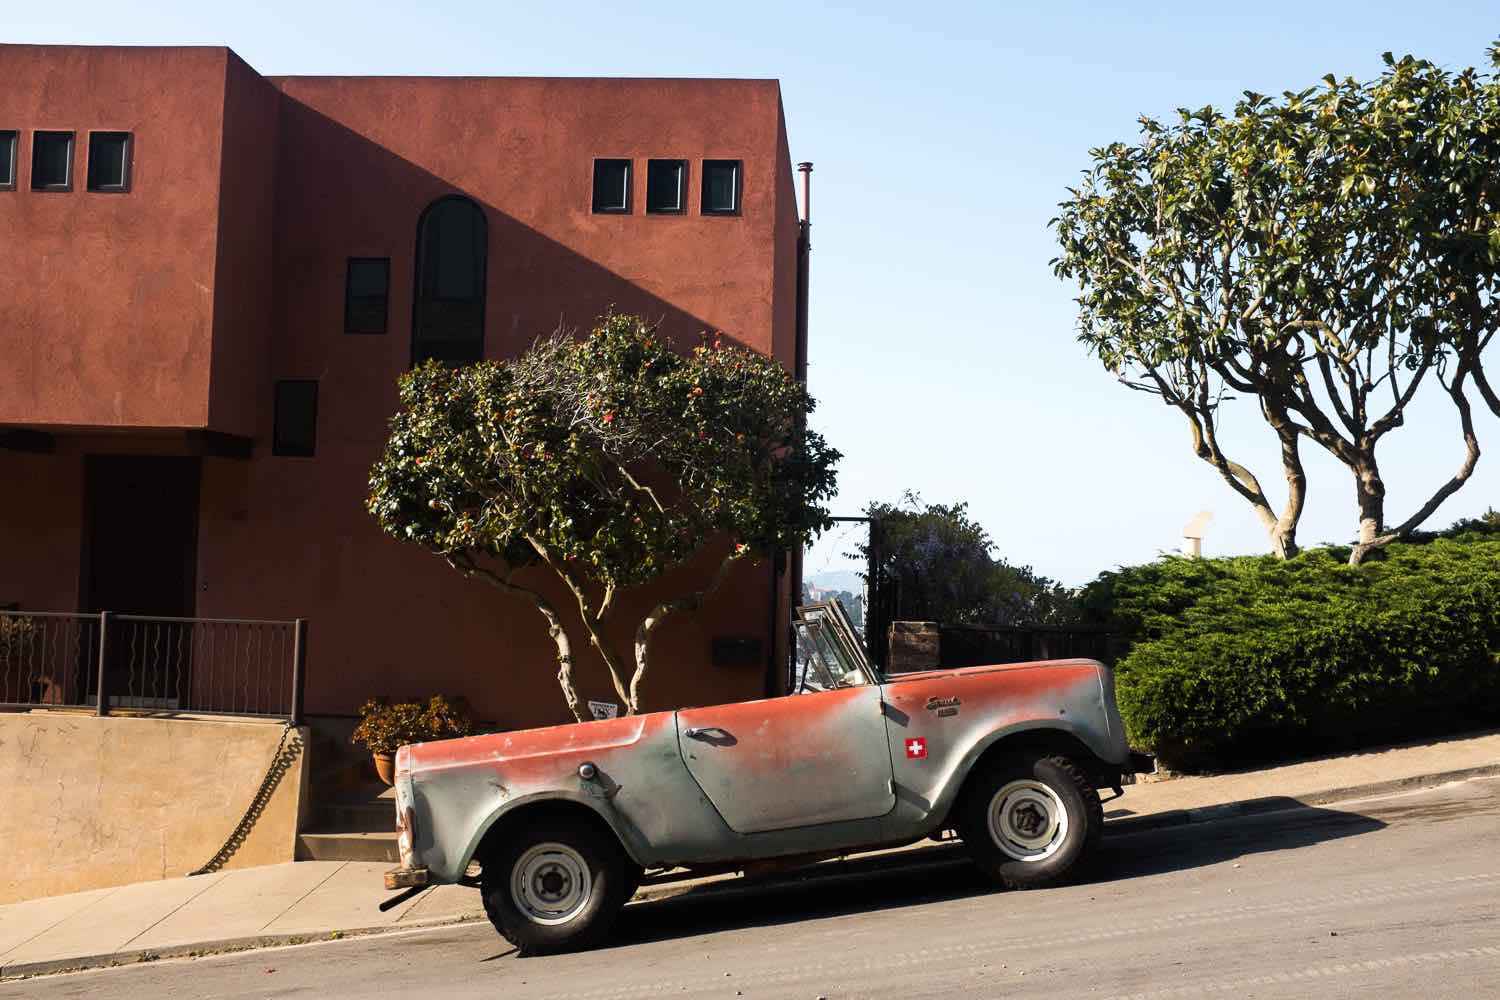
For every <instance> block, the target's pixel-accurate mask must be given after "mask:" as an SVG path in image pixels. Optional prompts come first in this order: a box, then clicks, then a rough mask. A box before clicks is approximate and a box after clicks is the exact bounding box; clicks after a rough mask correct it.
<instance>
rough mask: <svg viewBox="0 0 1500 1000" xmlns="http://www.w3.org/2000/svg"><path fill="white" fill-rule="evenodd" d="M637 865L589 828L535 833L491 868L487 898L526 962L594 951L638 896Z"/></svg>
mask: <svg viewBox="0 0 1500 1000" xmlns="http://www.w3.org/2000/svg"><path fill="white" fill-rule="evenodd" d="M632 871H633V865H632V863H631V861H630V859H629V858H627V857H626V856H625V852H624V851H623V850H621V848H620V845H619V844H618V843H617V842H615V840H614V838H613V837H612V836H609V835H607V834H605V833H603V832H601V831H598V830H595V829H593V828H591V827H589V826H585V825H582V824H572V823H558V822H546V823H538V824H537V825H535V826H532V827H528V828H527V829H525V830H524V831H523V832H522V833H520V835H519V836H516V837H514V838H511V839H510V840H509V842H508V843H507V844H506V845H505V846H504V847H502V848H500V849H499V850H497V851H496V852H495V853H494V854H493V855H492V856H491V857H489V858H487V859H485V861H484V874H483V880H482V884H481V888H480V891H481V892H482V893H483V895H484V910H485V913H486V914H488V915H489V918H490V922H491V923H492V924H494V925H495V929H496V930H498V931H499V932H500V934H501V935H502V936H503V937H504V938H505V939H506V940H507V941H509V942H510V943H511V944H513V945H515V946H516V948H517V949H519V950H520V952H521V954H523V955H540V954H547V953H549V952H556V951H566V950H572V949H577V948H588V947H590V946H592V945H594V944H595V943H597V942H598V941H599V939H600V938H602V937H603V936H604V934H605V933H606V932H607V931H608V930H609V925H610V924H611V923H612V922H613V920H614V918H615V914H617V913H618V912H619V911H620V908H621V907H622V906H624V905H625V903H626V901H627V900H628V899H629V898H630V894H631V893H632V892H633V891H634V882H635V880H634V879H633V878H632V877H631V874H632Z"/></svg>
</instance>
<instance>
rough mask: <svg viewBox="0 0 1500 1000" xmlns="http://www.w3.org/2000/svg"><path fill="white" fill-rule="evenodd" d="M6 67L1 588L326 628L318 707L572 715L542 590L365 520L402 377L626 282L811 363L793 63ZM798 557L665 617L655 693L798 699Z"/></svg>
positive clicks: (516, 721)
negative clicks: (488, 580) (787, 669)
mask: <svg viewBox="0 0 1500 1000" xmlns="http://www.w3.org/2000/svg"><path fill="white" fill-rule="evenodd" d="M0 75H3V77H4V79H5V80H6V81H7V86H6V87H5V88H4V90H3V92H0V245H3V246H4V247H6V248H7V252H6V256H7V265H6V266H5V267H4V268H0V608H3V607H7V606H8V607H11V608H13V609H16V608H18V609H20V610H23V611H71V612H80V613H95V612H100V611H113V612H122V613H135V614H141V615H147V616H158V617H180V618H199V619H273V620H286V619H294V618H304V619H306V620H307V622H308V629H307V652H306V660H305V664H306V668H305V679H304V684H305V696H304V697H305V701H304V706H305V712H306V713H307V714H308V715H309V716H311V717H314V718H316V717H318V716H324V717H330V718H331V717H340V716H348V715H351V714H352V713H353V712H354V711H355V709H356V708H357V706H358V705H359V704H360V703H361V702H362V701H363V700H364V699H365V698H367V697H370V696H372V695H387V696H391V697H395V698H407V697H414V696H424V695H426V694H429V693H433V692H450V693H456V694H461V695H464V696H465V697H467V698H468V700H469V701H470V702H471V704H472V705H473V708H474V711H475V714H476V715H477V716H479V717H480V718H483V719H488V720H493V721H495V722H498V723H499V724H501V725H503V726H507V727H511V726H521V725H537V724H544V723H551V722H558V721H563V720H564V719H565V718H566V709H565V707H564V704H563V701H562V698H561V695H560V694H559V692H558V690H557V686H556V682H555V680H554V674H555V664H554V662H553V647H552V645H551V642H550V641H549V640H548V638H547V636H546V634H545V632H544V630H543V627H542V622H541V620H540V618H539V617H537V615H536V613H535V612H534V611H533V610H531V609H530V608H528V607H527V606H525V605H524V604H521V603H519V602H513V601H510V600H509V599H507V598H505V597H504V596H503V595H499V594H497V593H495V592H494V591H492V590H490V589H488V588H485V587H482V586H478V585H475V584H471V583H468V582H466V581H464V580H462V579H461V578H459V577H458V576H457V575H456V574H455V573H453V571H451V570H450V569H448V568H447V567H446V566H444V565H443V564H442V563H441V562H440V561H439V560H437V559H435V558H434V557H432V556H431V555H428V554H427V553H425V552H423V551H421V550H419V549H418V548H416V547H412V546H406V545H402V544H400V543H398V542H396V541H394V540H392V539H390V538H387V537H386V536H384V535H382V534H381V533H380V532H379V531H378V529H377V527H376V525H375V523H374V521H373V519H372V518H370V517H369V516H368V515H367V514H366V513H365V512H364V510H363V507H362V502H363V499H364V496H365V491H366V477H367V475H368V470H369V466H370V464H371V462H372V461H373V460H374V458H375V457H376V455H377V454H378V452H379V449H380V447H381V444H382V441H383V434H384V429H385V423H386V420H387V419H388V418H389V416H390V415H391V414H392V412H393V411H394V409H395V407H396V395H395V386H396V378H397V376H398V375H399V374H400V373H401V372H402V371H404V370H405V369H407V368H408V367H409V366H410V365H411V364H412V363H413V360H414V359H416V358H421V357H427V356H433V357H440V358H447V359H449V360H453V361H463V360H466V359H473V358H478V357H481V356H482V357H491V358H494V357H504V356H507V355H511V354H514V353H517V352H519V351H521V350H523V349H524V348H525V347H527V346H528V345H529V344H530V342H531V341H532V340H533V339H534V338H535V337H536V336H538V335H540V334H542V333H545V332H548V331H551V330H553V329H555V328H556V327H557V326H558V325H559V324H560V323H561V324H564V325H567V326H572V327H580V328H586V327H587V326H588V325H589V324H590V323H591V321H592V320H593V319H594V318H595V317H596V316H597V315H599V314H600V313H601V312H602V311H604V310H605V309H606V308H607V307H609V306H611V305H613V306H615V307H616V308H617V309H620V310H625V311H631V312H639V313H641V314H644V315H646V316H647V317H650V318H654V319H659V320H660V321H661V323H662V327H663V329H664V330H665V331H666V332H667V334H668V335H669V336H671V337H672V338H674V339H675V340H676V341H677V342H679V343H681V344H683V345H690V344H692V343H696V342H697V339H698V337H699V336H700V334H701V332H702V331H705V330H713V331H722V332H723V334H724V336H725V337H727V338H730V339H733V340H737V341H739V342H741V343H743V344H745V345H747V346H749V347H751V348H753V349H755V350H758V351H762V352H765V353H767V354H771V355H774V356H775V357H776V358H778V359H779V360H780V361H781V362H782V363H783V364H785V365H787V366H788V367H789V368H791V367H793V366H794V365H795V364H796V359H797V358H798V357H799V352H798V339H799V335H798V329H799V326H798V315H799V313H798V310H799V303H798V301H797V299H798V280H797V275H798V254H799V249H798V247H799V242H798V241H799V222H798V217H797V208H796V198H795V195H794V192H793V169H792V164H791V160H790V158H789V156H788V150H787V137H786V130H785V124H784V121H783V116H782V108H781V98H780V91H779V87H778V85H777V83H776V82H775V81H771V80H644V79H631V80H620V79H522V78H482V79H479V78H462V79H460V78H398V77H283V78H268V77H263V76H261V75H260V74H258V73H257V72H256V71H255V70H254V69H252V68H251V67H250V66H248V65H246V63H245V62H243V61H242V60H241V59H239V58H238V57H237V56H236V55H235V54H234V53H233V52H231V51H229V50H227V49H223V48H94V47H76V46H14V45H7V46H0ZM801 356H804V357H805V355H801ZM716 559H717V555H715V561H716ZM792 562H794V561H792ZM704 575H705V572H704V570H703V568H702V567H698V568H695V569H694V570H693V572H692V573H690V574H685V575H683V576H682V580H686V581H689V582H691V581H693V580H696V579H699V578H701V577H703V576H704ZM791 575H792V573H791V572H789V571H788V570H787V569H786V568H785V567H782V568H780V569H778V568H777V567H775V566H771V565H768V564H766V563H764V562H763V563H759V564H755V565H747V566H744V567H742V568H741V569H739V570H738V571H737V573H736V575H735V576H734V578H733V579H732V580H731V581H730V583H729V584H728V585H726V586H725V588H724V589H723V590H721V591H720V592H719V593H718V594H717V595H715V596H714V597H713V598H712V599H711V601H710V602H709V605H708V607H706V608H705V609H704V610H703V611H702V612H701V613H699V614H697V615H696V616H684V617H683V618H682V619H681V620H674V621H672V622H670V623H669V625H667V626H665V627H664V628H663V630H662V632H661V633H660V635H659V639H658V642H659V643H660V645H659V646H658V647H657V649H658V650H659V655H660V656H661V658H662V660H661V662H662V664H664V665H663V666H660V667H658V674H657V675H656V676H655V677H654V678H652V679H651V680H650V681H649V682H648V684H647V685H646V701H647V703H648V707H651V708H665V707H673V706H679V705H692V704H708V703H714V702H720V701H726V700H735V699H742V698H748V697H756V696H758V695H761V694H763V693H765V692H766V691H767V690H768V689H771V688H774V686H775V685H776V683H777V678H778V677H779V676H780V675H781V673H782V671H780V670H778V669H777V668H776V664H777V663H779V662H782V660H783V659H784V657H785V634H786V627H785V621H786V616H787V600H786V597H787V594H788V593H790V577H791ZM678 583H681V581H678ZM554 596H555V597H556V601H557V603H558V605H559V606H563V604H564V600H563V597H564V595H562V594H561V593H557V594H555V595H554ZM637 603H639V604H641V605H642V606H643V607H642V609H641V610H643V609H644V604H645V599H644V598H643V599H642V600H640V601H638V602H637ZM635 610H637V609H636V608H633V607H625V608H622V609H621V611H620V613H619V615H618V618H619V620H620V621H621V622H622V626H621V628H622V634H628V632H629V631H630V626H629V625H628V623H629V622H630V620H631V617H632V615H631V613H630V612H633V611H635ZM715 640H731V641H728V642H724V641H720V642H719V643H718V644H717V645H716V643H715ZM573 647H574V649H575V651H577V652H578V655H579V661H580V662H579V663H578V665H577V679H578V684H579V689H580V694H581V696H583V697H584V698H595V699H604V700H613V698H612V697H611V696H610V688H609V684H608V682H607V680H606V677H605V673H604V670H603V667H602V665H600V664H599V663H597V662H595V661H594V660H593V659H592V658H591V656H592V654H591V653H590V651H589V650H588V646H587V637H586V635H584V634H583V630H582V627H581V626H578V627H577V628H576V631H575V632H574V634H573ZM715 649H721V650H731V651H732V653H733V655H726V656H722V657H716V656H715V652H714V651H715ZM747 650H748V651H751V653H750V654H749V655H747ZM215 655H217V654H215ZM211 658H212V657H211V656H210V655H209V654H207V653H200V654H198V656H197V659H196V661H195V663H194V665H193V667H192V669H193V670H194V671H196V672H198V673H199V674H202V673H203V672H204V671H205V670H207V669H212V668H211V666H210V665H209V660H210V659H211ZM81 694H87V691H82V692H81ZM8 700H14V699H9V698H7V697H5V695H4V694H3V693H0V702H3V701H8ZM168 707H170V705H169V706H168Z"/></svg>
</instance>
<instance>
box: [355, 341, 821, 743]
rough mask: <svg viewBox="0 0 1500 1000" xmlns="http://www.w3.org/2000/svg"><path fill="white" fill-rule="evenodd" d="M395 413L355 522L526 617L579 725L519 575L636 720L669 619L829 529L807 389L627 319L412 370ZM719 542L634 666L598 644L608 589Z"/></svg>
mask: <svg viewBox="0 0 1500 1000" xmlns="http://www.w3.org/2000/svg"><path fill="white" fill-rule="evenodd" d="M400 398H401V409H400V411H399V412H398V413H397V414H396V416H395V417H394V418H393V419H392V421H391V430H390V437H389V440H388V441H387V443H386V447H385V452H384V454H383V455H382V456H381V458H380V460H379V461H378V462H377V463H376V464H375V467H374V469H373V471H372V473H371V477H370V491H371V492H370V498H369V501H368V507H369V510H370V512H371V513H372V514H374V515H375V517H376V518H377V519H378V520H379V522H380V525H381V527H382V528H384V529H385V531H387V532H388V533H389V534H391V535H393V536H395V537H396V538H400V539H403V540H406V541H409V542H414V543H416V544H419V545H422V546H424V547H426V548H428V549H430V550H431V551H433V552H435V553H437V554H438V555H440V556H442V557H443V558H444V559H445V560H446V561H447V562H448V563H449V565H451V566H452V567H453V568H455V569H456V570H458V571H459V572H461V573H463V574H465V575H466V576H471V577H474V578H477V579H480V580H483V581H485V582H487V583H490V584H492V585H493V586H495V587H497V588H499V589H500V590H502V591H504V592H505V593H507V594H511V595H514V596H516V597H519V598H522V599H524V600H526V601H528V602H529V603H530V604H531V605H532V606H533V607H535V608H536V609H537V611H538V612H540V613H541V615H542V616H543V618H544V619H545V620H546V623H547V628H548V631H549V633H550V634H551V636H552V638H553V640H554V642H555V643H556V646H557V662H558V683H559V684H560V686H561V687H562V690H563V695H564V697H565V698H566V700H567V703H568V708H569V709H570V710H571V711H572V712H573V715H574V717H575V718H579V719H582V718H583V716H582V713H581V712H580V711H579V706H578V696H577V693H576V691H575V690H574V686H573V681H572V665H573V658H572V651H571V648H570V645H569V642H568V637H567V634H566V632H565V631H564V629H563V625H562V618H561V616H560V615H559V613H558V611H557V609H556V608H555V607H554V606H553V605H552V604H551V602H549V601H548V600H547V598H546V597H545V596H544V595H543V594H542V593H541V592H540V591H539V590H538V589H536V588H535V587H534V586H530V585H528V584H527V583H526V582H524V579H523V578H521V577H518V571H520V570H522V569H524V568H527V567H541V568H543V569H545V570H547V571H550V572H551V573H553V574H555V575H556V576H557V577H558V578H559V579H560V580H561V581H562V582H563V583H564V584H565V585H566V586H567V588H568V590H569V592H570V593H571V594H572V595H573V596H574V598H575V600H576V602H577V605H578V613H579V617H580V618H581V619H582V622H583V625H584V628H585V629H586V630H587V632H588V635H589V638H590V641H591V642H592V643H593V645H594V646H595V648H596V649H597V650H598V651H599V654H600V656H601V657H602V658H603V660H604V663H605V665H606V666H607V668H608V670H609V676H610V680H611V682H612V684H613V685H614V689H615V693H616V695H617V696H618V697H619V699H620V701H621V702H622V703H623V704H624V706H625V711H626V712H627V713H634V712H637V711H639V709H640V689H641V682H642V679H643V678H644V677H645V675H646V672H647V668H648V666H649V663H650V642H651V636H652V634H653V633H654V632H655V630H656V629H657V628H659V627H660V626H661V624H662V622H663V621H664V620H665V619H667V618H668V617H669V616H670V615H673V614H677V613H680V612H688V611H694V610H696V609H697V608H698V607H700V606H701V605H702V603H703V601H704V599H705V598H706V597H707V596H708V595H709V594H710V593H712V592H713V591H714V589H715V588H717V587H718V586H719V584H721V583H722V582H723V581H724V579H725V578H726V577H727V576H728V574H729V571H730V569H731V568H732V567H733V565H734V564H735V563H736V562H738V561H739V560H741V559H745V558H754V557H766V556H768V555H770V554H772V553H775V552H778V551H783V550H786V549H788V548H790V547H792V546H794V545H799V546H800V545H802V544H803V542H804V541H805V539H806V538H807V536H808V535H809V534H810V533H812V532H816V531H821V530H823V529H824V528H826V527H827V525H828V523H829V521H828V513H827V511H826V509H825V508H824V506H823V503H824V501H825V500H826V499H827V498H828V497H829V496H830V495H832V493H833V492H834V483H835V475H834V469H833V466H834V463H835V462H836V461H837V459H838V457H839V454H838V452H836V451H834V450H833V449H831V448H829V447H828V446H827V444H826V443H825V442H824V440H823V438H822V437H821V436H819V435H818V434H816V433H815V432H813V431H810V430H807V429H806V418H807V415H808V414H809V413H810V412H811V411H812V409H813V405H814V403H813V400H812V398H811V397H809V396H808V394H807V391H806V389H805V388H804V387H803V386H802V385H801V384H799V383H798V382H797V381H795V380H794V379H793V378H792V377H791V376H790V375H789V374H788V373H787V372H786V371H785V369H783V368H781V367H780V365H778V364H777V363H776V361H775V360H773V359H771V358H767V357H764V356H762V355H759V354H755V353H753V352H750V351H746V350H742V349H739V348H735V347H724V346H721V345H720V344H719V343H718V341H717V340H715V342H714V343H713V344H712V345H710V344H707V343H705V344H704V345H702V346H699V347H697V348H696V349H694V350H693V351H691V352H690V353H688V354H686V355H683V354H678V353H675V352H674V351H673V350H672V349H671V346H670V345H669V344H668V343H667V341H666V340H665V338H663V336H662V335H661V334H660V332H659V331H658V330H657V329H656V328H655V327H654V326H652V325H651V324H649V323H647V322H646V321H644V320H642V319H639V318H638V317H635V316H627V315H615V314H610V315H606V316H605V317H603V318H602V319H601V320H600V321H599V323H598V325H597V326H596V327H595V328H594V330H593V331H592V332H591V333H590V334H589V335H588V336H587V337H586V338H583V339H581V340H577V339H574V338H572V337H569V336H566V335H564V334H561V333H559V334H555V335H553V336H551V337H549V338H545V339H542V340H539V341H538V342H537V343H536V344H535V345H534V346H533V347H532V348H531V349H530V350H528V351H527V352H526V353H525V354H523V355H521V356H520V357H518V358H515V359H513V360H508V361H485V362H481V363H480V364H477V365H473V366H470V367H465V368H458V369H450V368H444V367H441V366H439V365H437V364H427V365H424V366H422V367H420V368H417V369H416V370H414V371H412V372H409V373H408V374H406V375H404V376H403V377H402V379H401V386H400ZM723 540H727V542H728V552H727V554H726V555H725V556H724V558H723V559H722V561H721V562H720V563H719V565H718V568H717V570H716V571H715V572H714V574H713V575H712V577H711V578H710V579H709V580H708V581H706V583H705V585H704V586H703V587H702V589H700V590H697V591H694V592H691V593H688V594H683V595H680V596H677V597H675V598H671V599H667V600H663V601H660V602H658V603H657V604H655V605H654V606H653V607H652V608H651V609H650V610H649V611H648V612H647V613H646V615H645V616H644V617H643V618H642V619H641V620H640V621H639V622H638V623H637V626H636V629H635V641H634V648H633V654H634V655H633V663H632V662H631V661H630V660H627V658H626V657H625V656H622V655H621V653H620V651H619V650H617V649H616V648H615V647H614V645H613V644H612V643H611V641H610V640H609V638H608V637H607V636H606V626H607V625H608V624H609V623H610V621H611V620H612V618H613V616H614V614H615V613H616V611H617V609H618V607H619V600H618V598H619V595H620V594H621V592H623V591H625V590H627V589H631V588H638V587H642V586H645V585H647V584H650V583H652V582H653V581H656V580H658V579H660V578H661V577H662V575H663V574H665V573H667V572H668V571H670V570H673V569H676V568H678V567H681V566H683V565H684V564H686V563H687V562H689V561H690V560H692V559H693V558H694V557H695V556H697V555H698V554H699V553H700V552H702V551H704V550H705V549H706V548H709V547H711V546H717V545H718V544H721V543H722V541H723ZM627 663H630V666H627Z"/></svg>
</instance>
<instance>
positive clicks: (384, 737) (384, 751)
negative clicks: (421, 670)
mask: <svg viewBox="0 0 1500 1000" xmlns="http://www.w3.org/2000/svg"><path fill="white" fill-rule="evenodd" d="M473 730H474V724H473V723H472V722H471V721H470V720H469V714H468V710H467V706H466V705H465V704H464V701H463V699H462V698H454V699H452V700H451V701H450V700H449V699H448V698H445V697H444V696H442V695H440V694H435V695H433V696H432V697H431V698H430V699H428V701H427V703H426V704H423V703H422V702H419V701H406V702H400V703H398V704H395V705H392V704H390V703H388V702H387V701H386V700H385V699H384V698H374V699H371V700H370V701H367V702H365V703H364V705H362V706H361V707H360V710H359V725H357V726H355V727H354V733H353V734H352V735H351V736H350V739H351V741H352V742H354V743H356V744H358V745H360V746H362V747H364V748H365V749H366V750H368V751H370V753H371V755H373V757H374V759H375V773H376V774H378V775H379V776H380V780H381V781H383V782H385V783H386V784H387V785H389V784H391V783H393V782H394V781H395V780H396V751H397V750H398V749H400V748H401V747H403V746H405V745H406V744H408V743H425V742H427V741H428V740H447V739H453V738H455V737H459V736H468V735H469V733H471V732H473Z"/></svg>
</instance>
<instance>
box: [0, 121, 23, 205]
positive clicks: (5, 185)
mask: <svg viewBox="0 0 1500 1000" xmlns="http://www.w3.org/2000/svg"><path fill="white" fill-rule="evenodd" d="M16 139H17V133H16V132H15V131H14V130H12V129H4V130H0V191H14V190H15V189H16V146H17V145H19V143H18V142H17V141H16Z"/></svg>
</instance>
